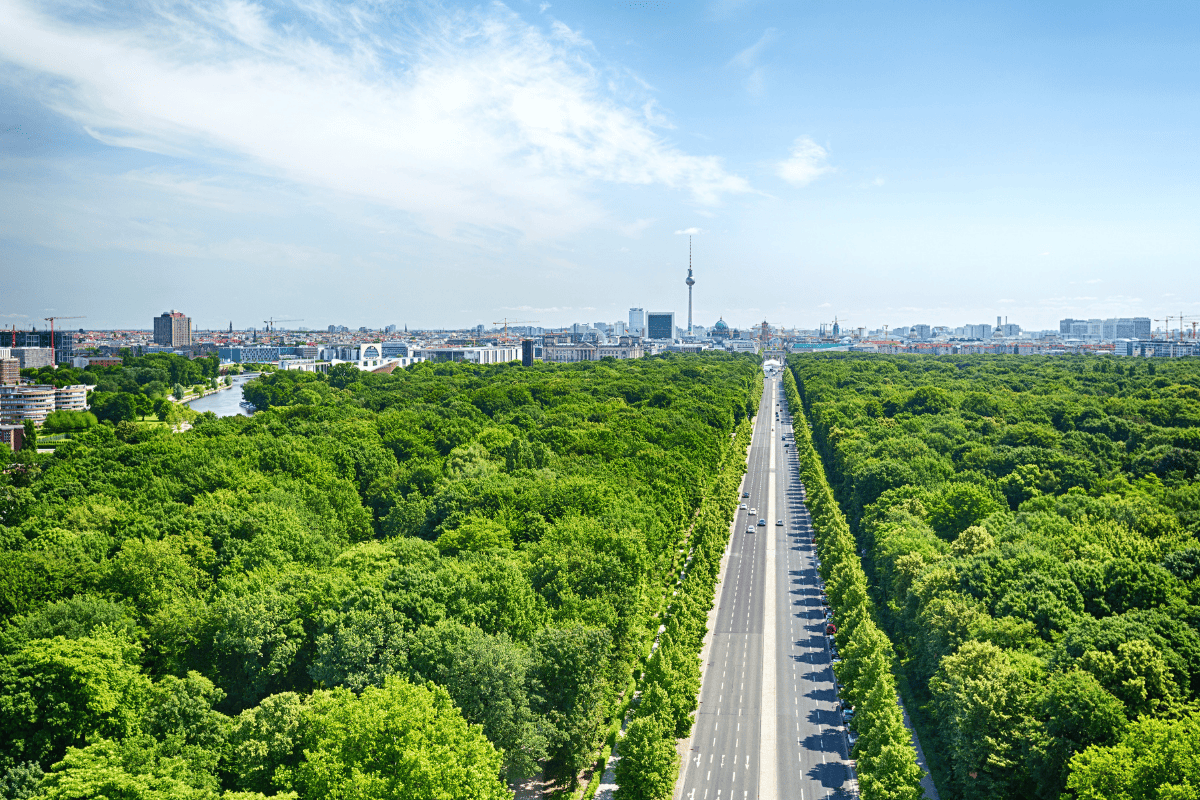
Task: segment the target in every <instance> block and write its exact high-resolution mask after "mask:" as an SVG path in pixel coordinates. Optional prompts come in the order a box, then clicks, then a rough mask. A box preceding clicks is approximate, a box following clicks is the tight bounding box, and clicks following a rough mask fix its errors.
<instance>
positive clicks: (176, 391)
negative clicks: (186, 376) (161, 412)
mask: <svg viewBox="0 0 1200 800" xmlns="http://www.w3.org/2000/svg"><path fill="white" fill-rule="evenodd" d="M184 393H185V390H184V388H183V384H182V383H176V384H175V385H174V386H172V387H171V394H172V396H174V398H175V399H176V400H182V399H183V396H184Z"/></svg>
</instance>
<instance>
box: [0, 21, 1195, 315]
mask: <svg viewBox="0 0 1200 800" xmlns="http://www.w3.org/2000/svg"><path fill="white" fill-rule="evenodd" d="M0 19H3V20H4V23H3V24H0V185H2V186H3V191H2V192H0V325H2V326H10V325H17V326H18V327H28V326H30V325H37V326H39V327H41V326H43V325H44V324H45V323H44V322H42V319H43V318H44V317H47V316H50V315H53V314H58V315H63V316H74V315H82V316H85V317H86V319H81V320H77V321H72V322H71V323H66V324H69V325H70V326H71V327H74V326H75V325H76V324H78V325H81V326H83V327H87V328H91V329H101V328H124V327H140V328H148V327H150V324H151V318H152V317H153V316H155V315H157V314H159V313H161V312H162V311H165V310H168V309H175V308H177V309H180V310H183V311H185V312H186V313H188V314H189V315H190V316H191V317H192V320H193V326H194V327H196V328H219V327H225V326H227V325H229V324H230V323H231V322H232V324H233V325H234V326H235V327H237V328H239V329H240V328H247V327H250V326H258V327H262V324H263V320H265V319H267V318H268V317H274V318H276V319H293V320H298V321H297V322H295V323H294V324H292V325H291V326H290V327H298V326H302V325H303V326H306V327H311V328H322V329H323V328H324V327H325V326H326V325H329V324H343V325H349V326H351V327H354V328H357V327H358V326H360V325H365V326H368V327H372V328H375V327H380V326H383V325H387V324H397V325H401V326H403V325H408V326H409V327H410V328H429V327H460V326H464V327H465V326H470V325H475V324H478V323H483V324H485V325H487V326H490V325H491V323H493V322H496V321H502V320H504V319H505V318H507V319H509V320H521V321H530V322H533V323H535V324H539V325H543V326H546V327H550V326H559V325H564V324H570V323H572V322H585V321H586V322H594V321H608V322H611V321H614V320H616V319H624V318H626V317H627V314H628V309H629V308H630V307H631V306H637V307H642V308H645V309H647V310H674V311H675V312H676V313H677V320H679V321H680V323H681V324H686V315H687V289H686V286H685V285H684V279H685V278H686V274H687V273H686V271H687V265H688V239H689V236H690V238H691V243H692V249H693V255H692V259H693V267H694V269H695V277H696V286H695V289H694V292H695V294H694V320H695V322H696V323H697V324H703V325H711V324H713V323H714V322H715V321H716V320H717V319H718V318H724V319H725V320H726V321H728V322H729V323H730V324H731V325H733V326H746V325H751V324H755V323H759V322H761V321H763V320H767V321H768V322H770V323H771V324H778V325H784V326H788V327H792V326H797V327H806V328H807V327H815V326H817V325H818V324H820V323H822V322H829V321H832V320H833V319H834V318H835V317H836V318H837V319H838V320H839V321H841V322H842V323H843V325H845V324H849V325H850V326H852V327H857V326H860V325H861V326H865V327H867V328H877V327H879V326H881V325H885V324H886V325H888V326H890V327H897V326H901V325H912V324H916V323H927V324H934V325H938V324H945V325H951V326H958V325H963V324H966V323H980V322H988V323H992V322H994V321H995V318H996V317H997V316H998V315H999V316H1003V317H1006V318H1007V319H1008V320H1009V321H1010V322H1016V323H1018V324H1020V325H1022V326H1023V327H1024V328H1026V329H1034V330H1036V329H1042V328H1056V327H1057V324H1058V320H1059V319H1061V318H1063V317H1076V318H1089V317H1110V316H1149V317H1151V318H1153V319H1156V320H1157V319H1161V318H1164V317H1167V316H1170V315H1177V314H1180V313H1182V314H1185V315H1200V277H1198V271H1197V267H1198V265H1200V151H1198V148H1197V143H1198V142H1200V48H1198V47H1197V46H1196V41H1197V40H1198V39H1200V4H1197V3H1195V2H1194V1H1191V0H1189V1H1188V2H1136V3H1135V2H1126V3H1105V2H1087V3H1070V2H1059V3H1044V2H1036V3H1035V2H1029V3H1001V2H997V3H968V2H961V3H958V2H939V1H938V0H929V1H928V2H921V3H911V2H909V3H897V2H895V0H891V2H867V1H864V2H859V3H830V2H811V1H810V0H788V1H787V2H770V1H769V0H708V2H693V3H687V2H673V1H671V0H618V1H617V2H605V3H600V2H575V3H565V2H536V1H535V2H525V1H524V0H510V1H509V2H507V3H500V2H494V3H477V4H472V3H462V4H457V3H450V2H441V3H439V2H408V3H401V2H361V3H360V2H328V1H327V0H294V2H286V0H280V1H279V2H251V1H250V0H224V1H214V2H205V0H188V2H178V3H176V2H170V0H129V1H127V2H121V3H112V2H87V0H79V1H77V0H47V1H46V2H38V1H37V0H0Z"/></svg>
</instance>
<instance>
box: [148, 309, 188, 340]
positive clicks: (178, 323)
mask: <svg viewBox="0 0 1200 800" xmlns="http://www.w3.org/2000/svg"><path fill="white" fill-rule="evenodd" d="M154 343H155V344H161V345H165V346H166V347H187V346H189V345H190V344H191V343H192V318H191V317H189V316H188V315H187V314H184V313H183V312H182V311H176V310H175V309H171V310H170V311H164V312H163V313H162V314H160V315H159V316H157V317H155V318H154Z"/></svg>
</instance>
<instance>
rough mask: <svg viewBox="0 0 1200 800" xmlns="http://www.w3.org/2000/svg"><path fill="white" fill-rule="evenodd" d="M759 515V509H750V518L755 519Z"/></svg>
mask: <svg viewBox="0 0 1200 800" xmlns="http://www.w3.org/2000/svg"><path fill="white" fill-rule="evenodd" d="M757 515H758V509H757V508H752V509H750V516H752V517H754V516H757Z"/></svg>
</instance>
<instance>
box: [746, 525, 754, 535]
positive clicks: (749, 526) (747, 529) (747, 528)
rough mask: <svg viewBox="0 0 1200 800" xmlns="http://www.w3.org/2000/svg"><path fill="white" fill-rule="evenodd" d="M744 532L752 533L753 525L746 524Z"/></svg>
mask: <svg viewBox="0 0 1200 800" xmlns="http://www.w3.org/2000/svg"><path fill="white" fill-rule="evenodd" d="M746 533H754V526H753V525H748V526H746Z"/></svg>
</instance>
